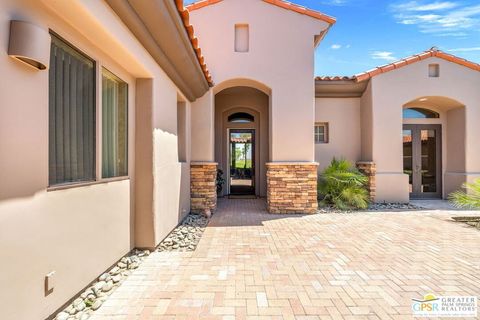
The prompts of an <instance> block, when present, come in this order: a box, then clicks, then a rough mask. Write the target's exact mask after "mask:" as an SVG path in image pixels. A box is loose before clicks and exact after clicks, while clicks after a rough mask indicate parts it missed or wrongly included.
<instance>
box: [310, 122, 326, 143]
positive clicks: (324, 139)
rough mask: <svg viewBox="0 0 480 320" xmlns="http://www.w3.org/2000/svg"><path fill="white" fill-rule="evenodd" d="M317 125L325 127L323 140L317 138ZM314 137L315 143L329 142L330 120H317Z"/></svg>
mask: <svg viewBox="0 0 480 320" xmlns="http://www.w3.org/2000/svg"><path fill="white" fill-rule="evenodd" d="M317 127H323V140H318V139H317ZM313 139H314V141H315V144H327V143H329V140H330V132H329V123H328V122H315V125H314V128H313Z"/></svg>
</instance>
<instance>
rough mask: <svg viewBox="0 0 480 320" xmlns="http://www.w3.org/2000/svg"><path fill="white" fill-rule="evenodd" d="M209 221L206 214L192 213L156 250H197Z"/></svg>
mask: <svg viewBox="0 0 480 320" xmlns="http://www.w3.org/2000/svg"><path fill="white" fill-rule="evenodd" d="M208 222H209V219H208V218H206V217H205V216H203V215H199V214H194V213H190V214H189V215H187V216H186V217H185V219H183V221H182V222H181V223H180V225H178V226H177V227H176V228H175V229H173V230H172V232H170V234H169V235H168V236H167V237H166V238H165V239H164V240H163V241H162V242H161V243H160V244H159V245H158V246H157V249H156V251H159V252H162V251H179V252H186V251H195V249H196V248H197V245H198V242H199V241H200V239H201V238H202V235H203V232H204V231H205V228H206V227H207V225H208Z"/></svg>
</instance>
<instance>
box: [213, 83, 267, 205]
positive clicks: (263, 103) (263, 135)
mask: <svg viewBox="0 0 480 320" xmlns="http://www.w3.org/2000/svg"><path fill="white" fill-rule="evenodd" d="M238 81H239V80H236V81H233V82H232V81H231V82H229V84H230V85H231V84H239V83H240V84H242V85H240V86H231V87H229V86H226V85H225V84H222V87H223V89H222V90H220V91H217V92H216V94H215V162H217V163H218V168H219V169H221V170H222V171H223V178H224V180H225V184H224V186H223V188H222V191H221V192H220V195H221V196H222V195H230V194H235V193H240V194H244V193H248V194H252V195H256V196H261V197H264V196H266V194H267V183H266V166H265V163H267V162H268V161H269V104H270V102H269V100H270V96H269V95H268V94H267V93H266V92H268V90H267V88H266V87H264V88H263V89H265V90H260V89H262V88H260V89H259V88H256V87H252V86H246V85H247V84H248V85H255V83H251V82H246V81H245V80H242V81H240V82H238ZM236 153H237V154H236ZM235 157H239V159H235ZM240 158H241V159H240ZM242 161H243V162H242ZM249 179H251V181H250V182H249ZM250 183H251V184H250ZM242 184H243V185H245V186H244V187H238V186H237V185H242ZM232 187H233V188H232ZM248 187H250V188H248Z"/></svg>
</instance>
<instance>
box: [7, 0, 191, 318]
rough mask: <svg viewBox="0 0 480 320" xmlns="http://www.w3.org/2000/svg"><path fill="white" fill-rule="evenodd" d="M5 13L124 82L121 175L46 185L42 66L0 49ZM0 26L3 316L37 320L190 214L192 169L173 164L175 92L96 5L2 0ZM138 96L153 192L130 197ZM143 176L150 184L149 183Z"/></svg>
mask: <svg viewBox="0 0 480 320" xmlns="http://www.w3.org/2000/svg"><path fill="white" fill-rule="evenodd" d="M12 19H19V20H25V21H28V22H31V23H34V24H36V25H38V26H41V27H42V28H44V29H46V30H48V29H49V28H50V29H52V30H53V31H55V32H56V33H58V34H59V35H60V36H62V37H63V38H65V39H66V40H67V41H69V42H70V43H71V44H73V45H74V46H76V47H77V48H78V49H80V50H81V51H83V52H84V53H85V54H87V55H88V56H90V57H91V58H93V59H95V60H96V62H97V69H99V68H101V66H105V67H106V68H108V69H109V70H110V71H112V72H113V73H115V74H116V75H118V76H119V77H120V78H122V79H123V80H124V81H126V82H127V83H128V85H129V178H128V179H124V180H121V181H111V182H108V183H106V182H101V183H96V184H92V185H88V186H81V187H80V186H75V187H72V188H68V189H65V190H55V191H47V186H48V71H35V70H34V69H31V68H29V67H28V66H26V65H24V64H22V63H20V62H18V61H16V60H14V59H12V58H10V57H8V56H7V55H6V54H5V52H6V51H7V46H8V37H9V22H10V20H12ZM0 30H1V32H0V45H1V47H2V52H4V54H2V55H0V70H2V76H1V77H0V100H1V103H0V105H1V108H0V154H1V156H0V181H1V183H0V252H1V253H2V257H3V258H2V272H1V273H0V283H2V286H1V288H0V301H2V303H1V305H2V308H1V311H0V314H1V316H0V318H2V319H15V320H22V319H28V320H31V319H44V318H46V317H47V316H49V315H50V314H51V313H52V312H54V311H55V310H56V309H57V308H59V307H60V306H61V305H62V304H63V303H65V302H67V300H68V299H70V298H71V297H72V296H74V295H75V294H76V293H77V292H78V291H79V290H81V289H82V288H83V287H84V286H86V285H87V284H88V283H89V282H90V281H92V280H94V279H95V278H96V277H97V276H98V275H99V274H100V273H101V272H102V271H104V270H105V269H107V268H108V267H109V266H110V265H112V264H113V263H115V262H116V261H117V260H118V259H119V258H120V257H121V256H122V255H123V254H125V253H127V252H128V251H129V250H130V249H131V248H132V247H133V246H151V245H154V244H155V243H158V241H160V240H161V239H162V238H163V237H165V236H166V235H167V233H168V232H169V231H170V229H171V228H172V227H173V226H174V225H176V224H177V223H178V220H179V218H180V215H183V214H184V213H185V212H188V210H189V185H188V179H189V174H188V171H189V166H188V165H183V164H182V165H181V164H179V163H178V157H177V141H176V134H177V132H176V130H177V128H176V106H177V94H180V95H181V93H179V92H178V89H177V88H176V87H175V85H174V84H173V82H172V81H170V79H169V78H168V77H167V76H166V75H165V73H164V72H163V71H162V70H161V69H160V68H159V67H158V65H157V64H156V63H155V62H154V60H153V59H152V58H151V57H150V56H149V55H148V53H147V52H146V51H145V49H144V48H143V47H141V46H140V45H139V43H138V41H137V40H136V39H135V38H134V37H133V36H132V35H131V33H130V32H129V31H128V30H127V29H126V27H125V26H124V25H123V24H121V23H120V21H119V19H118V18H117V17H116V16H115V15H114V14H113V12H112V10H111V9H110V7H108V6H107V5H106V4H105V3H103V2H100V1H80V0H78V1H77V0H71V1H53V0H52V1H51V0H44V1H34V0H5V1H2V2H1V3H0ZM97 75H100V73H97ZM142 78H151V79H153V81H152V83H151V88H150V89H149V88H145V87H142V88H141V89H142V90H140V88H137V84H138V83H139V82H138V81H137V79H142ZM99 80H100V78H99V76H97V113H99V112H100V110H101V109H100V101H101V99H100V97H101V95H100V93H101V90H99V89H100V88H99V85H100V84H99V83H100V81H99ZM137 89H139V90H137ZM138 92H141V94H143V95H146V96H143V97H139V96H138ZM139 101H143V102H142V103H144V104H145V105H146V107H148V108H150V109H149V111H148V112H150V113H151V114H152V115H153V116H152V118H151V122H149V123H141V125H144V126H145V127H146V128H149V130H144V131H143V132H141V134H142V135H143V137H144V143H145V144H150V145H151V148H150V150H151V153H150V154H149V153H148V148H147V151H146V152H145V150H144V151H143V153H141V154H140V156H141V157H146V159H147V162H149V163H150V164H151V165H150V167H146V168H145V171H144V172H143V174H144V175H145V174H146V175H148V172H149V173H150V175H152V172H154V173H153V178H152V180H151V183H152V185H151V186H150V188H151V189H150V190H151V193H150V195H145V194H143V195H142V196H145V197H144V198H137V199H136V198H135V197H134V190H135V189H136V188H137V187H138V186H137V185H135V181H136V174H137V172H136V171H135V161H136V159H135V154H136V144H135V140H136V130H135V129H136V128H135V127H136V126H135V122H136V116H137V113H136V110H135V105H136V103H138V102H139ZM187 108H188V110H189V109H190V103H188V102H187ZM97 123H98V121H97ZM137 127H138V126H137ZM99 132H100V130H99V128H97V142H99V141H101V139H100V137H101V136H100V134H99ZM188 143H189V142H188ZM98 148H100V144H98ZM189 148H190V147H189V146H188V149H189ZM140 149H141V148H140ZM99 150H101V149H98V150H97V157H98V160H97V167H99V163H100V154H101V153H100V152H99ZM137 154H138V153H137ZM186 172H187V173H186ZM142 183H146V186H147V188H146V190H148V187H149V186H148V183H149V181H148V180H146V181H143V182H142ZM180 194H182V196H180ZM136 200H141V201H150V202H151V203H152V205H151V208H150V209H149V208H148V206H146V207H147V208H145V206H143V207H141V208H139V207H136V204H138V203H136ZM137 202H138V201H137ZM135 209H138V210H137V212H136V215H135ZM142 217H146V218H150V219H151V221H153V222H154V223H153V224H148V223H147V224H144V225H142V224H141V223H140V222H139V220H137V219H140V220H141V219H142ZM136 222H137V223H139V225H138V226H139V228H135V223H136ZM138 235H141V236H138ZM143 235H146V236H145V237H142V236H143ZM146 239H147V240H146ZM53 270H55V271H56V274H55V278H56V279H55V287H54V290H53V293H51V294H49V295H47V296H45V293H44V277H45V275H46V274H47V273H49V272H50V271H53Z"/></svg>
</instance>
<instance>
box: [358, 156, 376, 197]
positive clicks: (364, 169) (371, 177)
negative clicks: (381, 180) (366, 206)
mask: <svg viewBox="0 0 480 320" xmlns="http://www.w3.org/2000/svg"><path fill="white" fill-rule="evenodd" d="M357 168H358V170H359V171H360V172H361V173H363V174H364V175H366V176H367V178H368V184H367V190H368V193H369V195H370V201H372V202H373V201H375V192H376V185H375V174H376V173H377V166H376V165H375V162H373V161H358V162H357Z"/></svg>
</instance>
